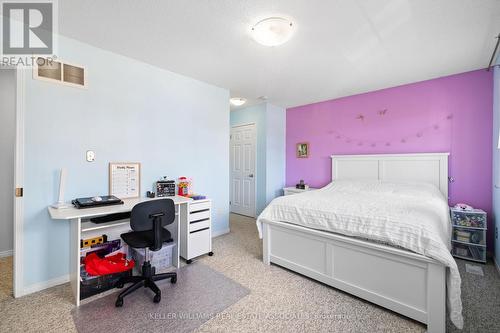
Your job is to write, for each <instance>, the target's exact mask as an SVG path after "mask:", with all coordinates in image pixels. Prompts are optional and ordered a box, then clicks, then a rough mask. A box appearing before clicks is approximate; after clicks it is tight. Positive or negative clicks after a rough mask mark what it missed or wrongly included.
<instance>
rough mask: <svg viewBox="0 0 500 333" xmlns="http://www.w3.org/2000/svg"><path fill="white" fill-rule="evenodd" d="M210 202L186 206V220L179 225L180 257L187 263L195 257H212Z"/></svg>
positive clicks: (204, 201)
mask: <svg viewBox="0 0 500 333" xmlns="http://www.w3.org/2000/svg"><path fill="white" fill-rule="evenodd" d="M211 212H212V202H211V201H210V200H196V201H192V202H190V203H189V205H188V219H187V223H186V224H181V242H180V248H181V249H180V251H181V257H183V258H184V259H186V261H187V263H191V260H192V259H193V258H195V257H198V256H201V255H204V254H208V255H212V254H213V253H212V214H211Z"/></svg>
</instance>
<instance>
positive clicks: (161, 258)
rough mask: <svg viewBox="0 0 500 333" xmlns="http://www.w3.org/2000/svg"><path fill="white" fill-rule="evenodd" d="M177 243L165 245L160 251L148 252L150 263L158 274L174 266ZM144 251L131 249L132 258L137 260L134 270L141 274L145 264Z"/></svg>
mask: <svg viewBox="0 0 500 333" xmlns="http://www.w3.org/2000/svg"><path fill="white" fill-rule="evenodd" d="M174 246H175V243H165V244H163V247H162V248H161V249H160V250H159V251H151V250H148V256H149V261H150V262H151V266H153V267H155V268H156V272H159V271H161V270H165V269H167V268H169V267H170V266H172V251H173V249H174ZM144 253H145V250H144V249H134V248H131V256H132V258H133V259H134V260H135V267H134V270H135V272H136V273H139V274H140V271H141V269H142V264H143V263H144V260H145V258H144Z"/></svg>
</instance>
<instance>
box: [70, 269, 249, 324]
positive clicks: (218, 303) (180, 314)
mask: <svg viewBox="0 0 500 333" xmlns="http://www.w3.org/2000/svg"><path fill="white" fill-rule="evenodd" d="M157 285H158V287H159V288H160V289H161V292H162V296H161V302H160V303H153V293H152V292H151V291H150V290H149V289H146V288H141V289H139V290H137V291H135V292H134V293H132V294H131V295H128V296H126V297H125V298H124V300H125V301H124V304H123V307H121V308H116V307H115V301H116V296H117V295H118V294H117V293H113V294H110V295H108V296H105V297H102V298H99V299H96V300H95V301H92V302H90V303H87V304H84V305H81V306H80V307H78V308H75V309H73V311H72V313H71V314H72V316H73V320H74V322H75V326H76V328H77V330H78V331H79V332H80V333H84V332H92V333H95V332H106V333H113V332H192V331H193V330H195V329H196V328H198V327H199V326H201V325H202V324H203V323H204V322H206V321H207V320H209V319H211V318H213V317H217V315H218V313H220V312H222V311H223V310H224V309H226V308H227V307H229V306H230V305H232V304H234V303H236V302H237V301H238V300H240V299H241V298H243V297H244V296H246V295H248V293H249V290H248V289H247V288H245V287H243V286H242V285H240V284H239V283H237V282H235V281H233V280H231V279H229V278H227V277H225V276H224V275H223V274H221V273H219V272H216V271H214V270H212V269H210V268H208V267H207V266H205V265H203V264H200V263H196V262H195V263H193V264H191V265H187V266H184V267H182V268H180V269H179V270H178V271H177V283H176V284H171V283H170V280H168V279H167V280H163V281H158V282H157Z"/></svg>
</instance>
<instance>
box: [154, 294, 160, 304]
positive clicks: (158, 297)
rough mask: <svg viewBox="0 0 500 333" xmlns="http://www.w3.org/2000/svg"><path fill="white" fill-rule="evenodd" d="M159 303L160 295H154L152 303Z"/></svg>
mask: <svg viewBox="0 0 500 333" xmlns="http://www.w3.org/2000/svg"><path fill="white" fill-rule="evenodd" d="M160 301H161V295H155V297H154V298H153V302H155V303H160Z"/></svg>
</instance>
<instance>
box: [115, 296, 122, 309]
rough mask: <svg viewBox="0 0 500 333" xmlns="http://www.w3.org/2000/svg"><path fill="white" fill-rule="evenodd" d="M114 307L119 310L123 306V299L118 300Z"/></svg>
mask: <svg viewBox="0 0 500 333" xmlns="http://www.w3.org/2000/svg"><path fill="white" fill-rule="evenodd" d="M115 306H116V307H117V308H121V307H122V306H123V299H122V298H118V299H117V300H116V302H115Z"/></svg>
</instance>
